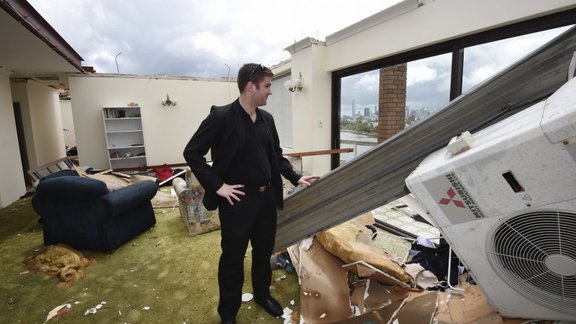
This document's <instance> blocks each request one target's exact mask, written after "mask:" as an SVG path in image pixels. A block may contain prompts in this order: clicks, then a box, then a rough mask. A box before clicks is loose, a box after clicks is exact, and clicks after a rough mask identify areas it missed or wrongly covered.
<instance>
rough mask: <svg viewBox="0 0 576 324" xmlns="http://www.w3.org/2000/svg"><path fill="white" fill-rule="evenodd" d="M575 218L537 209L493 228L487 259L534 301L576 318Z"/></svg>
mask: <svg viewBox="0 0 576 324" xmlns="http://www.w3.org/2000/svg"><path fill="white" fill-rule="evenodd" d="M575 232H576V214H574V213H571V212H564V211H538V212H531V213H524V214H520V215H516V216H514V217H511V218H509V219H505V220H503V221H502V222H501V223H500V224H498V225H497V226H495V228H494V230H492V232H491V234H490V236H489V240H488V246H487V252H488V260H489V262H490V264H491V265H492V266H493V267H494V269H495V272H496V273H497V274H498V275H499V276H500V277H501V279H502V280H504V281H505V282H509V283H510V286H511V287H512V288H514V289H515V290H516V291H517V292H518V293H520V294H522V295H523V296H525V297H526V298H528V299H530V300H532V301H533V302H535V303H538V304H540V305H543V306H545V307H548V308H551V309H555V310H557V311H560V312H563V313H566V314H573V315H576V257H575V256H576V238H574V235H571V233H575Z"/></svg>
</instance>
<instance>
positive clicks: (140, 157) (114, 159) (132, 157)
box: [110, 155, 146, 161]
mask: <svg viewBox="0 0 576 324" xmlns="http://www.w3.org/2000/svg"><path fill="white" fill-rule="evenodd" d="M144 158H146V155H137V156H127V157H121V158H112V157H111V158H110V161H121V160H134V159H144Z"/></svg>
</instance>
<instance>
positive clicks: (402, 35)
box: [325, 0, 576, 71]
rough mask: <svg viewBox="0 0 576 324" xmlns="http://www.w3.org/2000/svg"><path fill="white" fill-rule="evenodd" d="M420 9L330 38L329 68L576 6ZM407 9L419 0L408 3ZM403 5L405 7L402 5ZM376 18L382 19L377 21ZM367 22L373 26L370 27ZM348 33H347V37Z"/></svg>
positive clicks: (437, 3) (472, 4) (530, 2)
mask: <svg viewBox="0 0 576 324" xmlns="http://www.w3.org/2000/svg"><path fill="white" fill-rule="evenodd" d="M421 2H423V3H424V5H422V6H420V7H418V8H417V9H413V10H409V11H408V12H406V13H404V14H402V15H400V16H398V17H395V18H392V19H389V20H385V19H388V18H389V15H387V12H386V10H384V11H382V12H381V13H379V14H375V15H374V16H373V17H369V18H367V19H366V20H365V21H362V22H359V23H357V24H355V25H352V26H350V27H347V28H346V29H345V30H342V31H340V32H337V33H334V34H333V35H329V36H328V37H326V44H327V46H328V51H327V53H326V54H327V55H326V58H325V59H326V68H327V69H328V70H329V71H334V70H337V69H342V68H344V67H348V66H351V65H357V64H360V63H363V62H367V61H373V60H375V59H379V58H383V57H387V56H391V55H393V54H397V53H401V52H405V51H407V50H411V49H416V48H420V47H424V46H427V45H431V44H434V43H438V42H440V41H445V40H449V39H451V38H455V37H457V36H463V35H468V34H472V33H476V32H479V31H483V30H486V29H491V28H494V27H498V26H502V25H507V24H510V23H514V22H518V21H522V20H526V19H527V18H534V17H537V16H544V15H548V14H551V13H554V12H558V11H562V10H566V9H569V8H574V7H576V2H575V1H574V0H547V1H542V0H507V1H501V0H482V1H478V0H424V1H421ZM404 3H407V5H406V4H404V5H403V6H404V7H405V8H409V5H410V4H411V3H416V0H407V1H404ZM399 6H402V5H399ZM378 19H382V20H385V21H382V22H380V23H378ZM367 26H371V27H369V28H366V27H367ZM346 36H347V37H346Z"/></svg>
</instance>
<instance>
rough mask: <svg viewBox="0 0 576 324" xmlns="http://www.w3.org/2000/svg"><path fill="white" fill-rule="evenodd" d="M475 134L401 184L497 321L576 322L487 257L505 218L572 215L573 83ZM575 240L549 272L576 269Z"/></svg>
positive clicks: (575, 158)
mask: <svg viewBox="0 0 576 324" xmlns="http://www.w3.org/2000/svg"><path fill="white" fill-rule="evenodd" d="M473 136H474V145H473V146H472V147H471V148H470V149H468V150H466V151H464V152H461V153H459V154H455V155H452V154H451V153H450V152H449V151H448V149H446V148H444V149H441V150H439V151H436V152H435V153H432V154H431V155H429V156H428V157H427V158H426V159H425V160H424V161H422V163H421V164H420V165H419V166H418V168H417V169H416V170H415V171H414V172H413V173H412V174H411V175H410V176H409V177H408V178H407V179H406V184H407V186H408V188H409V189H410V191H411V192H412V194H413V195H414V196H415V197H416V199H417V200H418V201H419V202H420V203H421V204H422V206H423V207H424V208H425V209H426V210H427V211H428V212H429V214H430V215H429V216H431V218H432V219H433V220H434V222H435V223H436V225H437V226H438V228H439V229H440V231H441V233H442V234H443V235H444V237H445V238H446V240H447V241H448V243H449V244H451V246H452V248H453V249H454V251H455V252H456V254H457V255H458V256H459V258H460V259H461V261H462V262H463V263H464V265H465V266H466V267H467V268H468V269H469V270H470V271H471V272H472V275H473V277H474V279H475V280H476V282H477V283H478V285H479V286H480V287H481V288H482V289H483V291H484V293H485V294H486V296H487V298H488V300H489V301H490V303H491V304H492V306H493V307H494V308H495V309H496V310H498V311H499V312H500V313H501V314H502V315H503V316H506V317H520V318H530V319H548V320H552V319H553V320H570V321H576V309H573V310H570V309H568V308H565V307H564V308H563V307H562V306H557V305H554V304H551V303H550V302H549V301H547V300H544V299H542V300H540V299H539V298H540V297H539V296H537V295H536V296H531V294H526V293H524V292H523V291H521V290H520V291H519V290H518V287H516V286H515V284H514V283H510V281H508V280H506V277H505V276H502V275H501V273H500V272H499V271H498V269H495V268H494V267H493V263H491V259H490V257H489V255H488V253H487V250H488V247H489V246H490V244H491V242H490V237H491V234H493V233H494V232H495V231H496V229H497V228H498V227H499V226H502V225H501V224H503V222H506V221H507V220H509V219H512V218H514V217H520V216H521V215H524V214H525V213H528V212H538V211H540V210H546V211H549V210H558V211H566V212H568V213H574V215H575V216H574V217H576V79H572V80H570V81H569V82H567V83H566V84H565V85H564V86H563V87H562V88H560V89H559V90H558V91H556V93H554V94H553V95H552V96H550V97H549V98H548V99H547V100H546V101H543V102H540V103H538V104H535V105H533V106H532V107H530V108H527V109H525V110H523V111H521V112H519V113H517V114H515V115H513V116H511V117H509V118H507V119H505V120H503V121H501V122H499V123H497V124H494V125H492V126H490V127H488V128H486V129H483V130H482V131H479V132H478V133H476V134H474V135H473ZM504 175H507V176H510V175H512V178H513V180H515V181H517V183H514V181H512V182H510V181H509V180H507V178H506V177H505V176H504ZM509 178H510V177H508V179H509ZM536 233H537V230H536ZM546 235H548V234H546ZM574 235H575V236H576V233H575V234H574ZM575 242H576V240H571V241H570V242H568V243H569V244H566V245H570V246H567V247H566V248H567V249H570V252H569V253H568V252H567V254H562V255H560V256H559V257H560V265H555V266H554V267H555V269H561V272H562V271H564V272H566V274H568V275H572V274H573V272H574V270H573V269H575V268H576V255H574V254H573V252H574V251H576V243H575ZM565 251H568V250H565ZM556 259H558V258H556ZM571 278H574V276H572V277H571ZM571 293H572V292H571ZM532 295H533V294H532ZM571 296H576V291H574V292H573V294H572V295H571ZM544 297H546V296H544ZM573 300H574V299H571V302H572V301H573Z"/></svg>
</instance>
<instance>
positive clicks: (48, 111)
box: [26, 80, 66, 169]
mask: <svg viewBox="0 0 576 324" xmlns="http://www.w3.org/2000/svg"><path fill="white" fill-rule="evenodd" d="M26 89H27V93H28V107H27V108H28V109H29V114H30V123H31V127H32V136H33V138H34V147H33V154H34V155H35V157H36V165H33V164H30V168H31V169H32V168H35V167H37V166H40V165H44V164H46V163H50V162H52V161H54V160H58V159H61V158H63V157H65V156H66V147H65V144H64V134H63V132H62V113H61V112H60V99H59V92H58V91H57V90H55V89H53V88H50V87H48V86H46V85H43V84H41V83H39V82H36V81H31V80H30V81H28V82H27V86H26Z"/></svg>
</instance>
